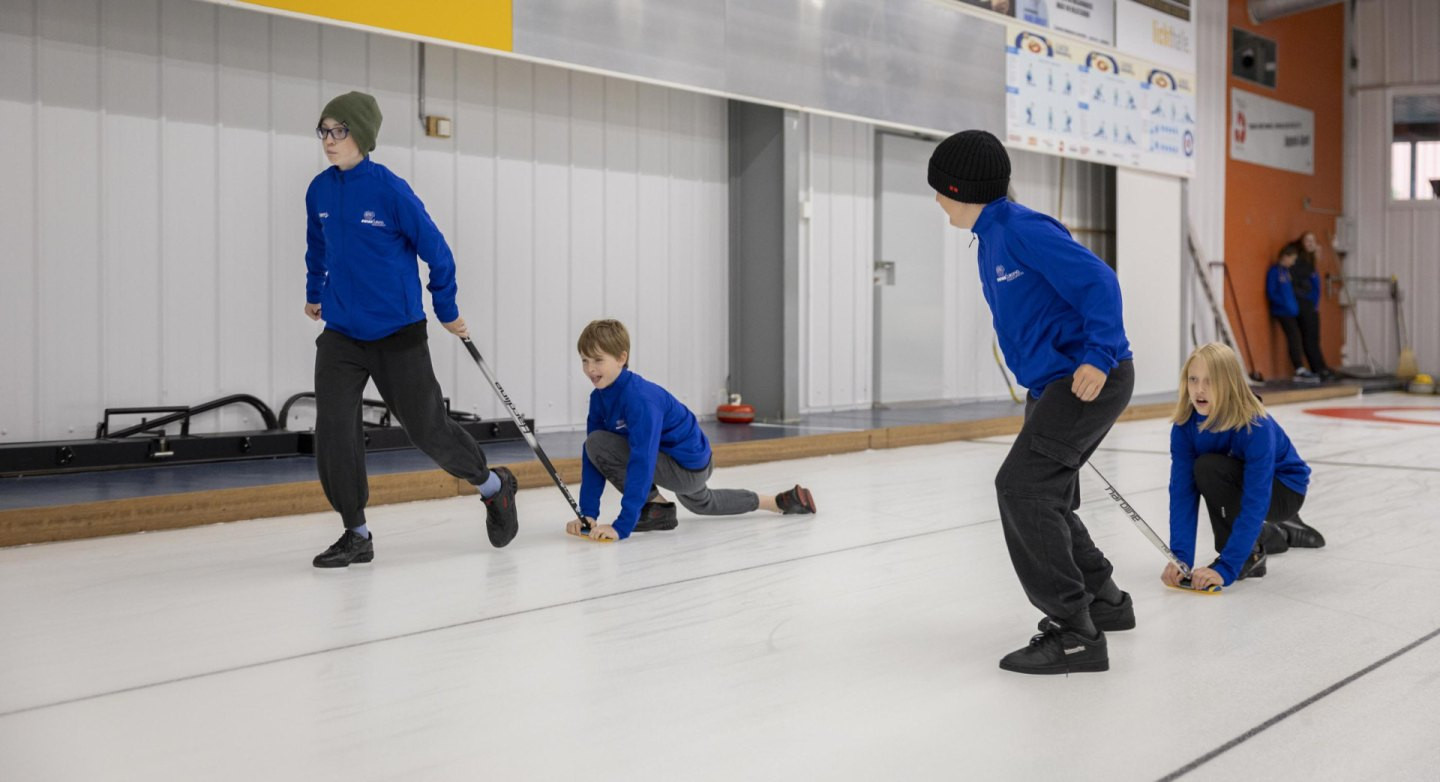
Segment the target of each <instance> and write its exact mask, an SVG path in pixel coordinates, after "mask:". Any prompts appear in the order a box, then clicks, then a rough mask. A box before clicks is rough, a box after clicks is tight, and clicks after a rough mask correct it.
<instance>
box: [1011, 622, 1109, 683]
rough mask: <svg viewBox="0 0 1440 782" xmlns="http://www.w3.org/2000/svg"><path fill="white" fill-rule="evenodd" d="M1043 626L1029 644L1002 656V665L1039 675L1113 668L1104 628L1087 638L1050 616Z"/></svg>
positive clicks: (1094, 671)
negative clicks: (1102, 630)
mask: <svg viewBox="0 0 1440 782" xmlns="http://www.w3.org/2000/svg"><path fill="white" fill-rule="evenodd" d="M1092 620H1093V614H1092ZM1040 626H1041V628H1042V629H1041V631H1040V634H1039V635H1037V636H1035V637H1034V638H1031V639H1030V643H1029V644H1028V645H1026V646H1025V648H1023V649H1017V650H1015V651H1013V652H1011V653H1009V654H1007V655H1005V656H1004V657H1002V658H1000V667H1001V668H1002V669H1004V670H1007V671H1014V672H1015V673H1028V674H1037V675H1053V674H1059V673H1064V674H1070V673H1098V672H1100V671H1108V670H1110V654H1109V652H1108V651H1107V649H1106V645H1105V633H1104V632H1101V631H1099V630H1097V631H1096V632H1095V637H1094V638H1086V637H1085V636H1083V635H1081V634H1079V633H1077V632H1075V631H1074V630H1071V629H1070V628H1068V627H1066V626H1064V625H1062V624H1060V623H1059V622H1057V621H1055V620H1054V619H1049V618H1046V619H1045V621H1043V622H1041V623H1040Z"/></svg>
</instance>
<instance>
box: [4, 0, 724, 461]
mask: <svg viewBox="0 0 1440 782" xmlns="http://www.w3.org/2000/svg"><path fill="white" fill-rule="evenodd" d="M0 43H3V46H0V66H3V67H0V137H3V138H5V139H6V143H5V144H4V145H3V147H0V169H3V171H4V172H5V182H6V185H7V186H6V187H5V188H3V189H0V228H3V230H4V233H5V235H6V237H7V250H8V255H7V262H6V265H5V268H4V285H0V325H3V326H4V327H5V330H6V333H10V334H12V335H25V336H23V337H21V338H19V339H10V340H6V341H5V343H4V345H3V348H0V351H3V352H0V360H3V362H4V366H5V368H6V372H7V374H9V375H10V376H11V379H10V381H9V382H6V383H4V384H0V441H23V440H34V439H44V438H61V437H69V436H88V435H89V432H91V431H92V430H93V426H94V424H95V423H96V421H97V420H98V419H99V417H100V414H101V411H102V409H103V408H104V407H106V406H134V405H146V404H158V403H166V404H193V403H197V402H200V401H203V400H205V399H208V398H211V397H214V396H219V395H222V394H230V393H250V394H254V395H256V396H259V397H260V398H261V399H263V400H265V401H266V402H268V403H270V404H271V405H272V406H274V407H276V408H278V406H279V405H280V403H281V402H283V401H284V400H285V398H287V397H288V396H290V395H291V394H293V393H296V392H298V391H305V390H309V389H310V388H311V385H312V377H311V373H312V364H313V359H314V346H313V341H314V338H315V336H316V335H317V333H318V330H319V326H318V325H316V324H313V323H311V322H310V321H309V320H307V319H305V318H304V316H303V314H302V313H301V309H302V306H303V304H304V282H305V268H304V253H305V214H304V193H305V188H306V186H307V185H308V184H309V182H310V180H311V179H312V178H313V177H314V176H315V174H316V173H317V172H319V171H320V170H321V169H322V168H323V167H324V165H325V162H324V158H323V156H322V155H321V152H320V145H319V142H318V141H317V140H316V139H315V137H314V134H313V131H312V129H313V127H314V125H315V121H316V117H317V116H318V113H319V111H320V109H321V107H322V106H323V105H324V102H325V101H326V100H328V99H329V98H330V97H332V96H333V95H335V94H338V93H339V92H343V91H346V90H350V89H360V90H365V91H368V92H371V93H372V94H374V95H375V96H376V98H377V100H379V102H380V105H381V107H382V111H383V112H384V115H385V120H384V124H383V126H382V129H381V133H380V144H379V147H378V148H377V150H376V152H375V159H376V160H377V162H380V163H382V164H384V165H386V166H387V167H389V168H390V169H391V170H393V171H395V172H396V173H397V174H399V175H400V176H402V177H405V178H407V179H408V180H409V181H410V182H411V183H412V185H413V186H414V188H415V190H416V193H417V194H418V195H419V196H420V198H421V200H422V201H424V203H425V204H426V206H427V208H428V210H429V211H430V214H431V216H432V217H433V218H434V219H435V221H436V223H437V225H439V227H440V228H441V230H442V231H443V232H444V233H445V235H446V237H447V239H448V240H449V241H450V243H451V247H452V249H453V250H454V251H455V255H456V259H457V263H458V264H459V271H458V278H459V285H460V296H459V302H460V305H461V313H462V315H463V316H464V317H465V318H466V320H467V322H468V323H469V325H470V327H471V329H472V331H473V333H474V336H475V338H476V342H477V345H478V346H479V347H480V349H481V350H482V351H483V352H484V354H485V356H486V358H487V360H488V361H489V362H490V363H491V364H492V365H493V366H494V368H495V370H496V372H497V373H498V374H499V377H500V379H501V382H502V383H504V384H505V386H506V390H507V391H508V392H509V393H510V395H511V397H512V398H513V399H514V400H515V402H516V404H517V405H518V406H519V407H520V408H521V410H522V411H524V412H526V413H527V414H531V415H534V416H536V418H537V420H538V422H539V424H540V426H541V427H542V428H570V427H575V426H579V425H583V423H584V417H585V410H586V396H587V394H588V392H589V387H588V384H586V383H584V382H583V380H584V379H583V378H582V377H581V376H580V375H579V370H578V360H577V358H576V356H575V354H574V340H575V337H576V336H577V334H578V332H579V330H580V328H581V327H582V326H583V325H584V324H585V323H586V322H588V321H589V320H590V319H593V318H597V317H618V318H621V319H623V320H625V321H626V323H627V324H628V325H629V326H630V327H631V329H632V331H633V332H634V340H635V347H636V352H637V356H636V359H637V360H636V368H637V370H638V371H641V372H645V373H646V374H647V375H648V376H650V377H651V378H652V379H654V380H656V381H658V382H660V383H662V384H664V385H666V386H667V387H668V388H670V389H671V390H672V391H673V392H674V393H675V394H676V396H677V397H679V398H680V399H682V400H683V401H685V402H686V403H687V404H690V405H691V406H692V407H693V408H695V409H696V410H697V412H700V413H702V414H705V413H707V412H710V411H711V410H713V407H714V405H715V404H717V403H718V402H719V401H721V390H722V389H723V387H724V384H725V372H726V362H727V360H728V350H727V349H726V345H727V340H728V323H727V318H728V314H727V313H728V304H727V291H728V264H729V252H728V247H727V237H728V231H727V226H728V214H727V204H728V199H727V196H726V192H727V191H726V188H727V181H728V180H727V176H728V175H727V169H726V154H727V143H726V132H727V131H726V108H725V103H724V101H722V100H719V99H715V98H710V97H705V96H698V95H694V94H689V93H684V92H679V91H676V90H670V89H666V88H660V87H654V86H638V85H636V84H633V83H629V82H624V81H620V80H616V79H608V78H604V77H598V76H593V75H585V74H577V73H571V72H569V71H564V70H560V69H556V68H551V67H544V66H535V65H531V64H527V63H521V62H516V61H511V60H503V59H498V58H494V57H490V56H487V55H483V54H479V53H474V52H459V51H452V50H446V49H443V48H440V47H429V48H428V49H427V57H426V73H425V80H426V102H427V111H428V112H429V113H431V114H439V115H442V116H448V117H451V118H453V119H454V120H455V135H454V137H453V138H452V139H435V138H429V137H426V136H425V135H424V134H423V132H420V131H419V130H418V127H419V120H418V117H417V112H416V91H417V88H416V81H417V78H418V58H417V56H416V47H415V45H414V44H412V43H409V42H406V41H402V40H398V39H394V38H388V37H383V36H376V35H369V34H365V33H360V32H356V31H353V30H347V29H341V28H332V27H322V26H319V25H315V24H312V23H309V22H302V21H297V20H293V19H288V18H284V17H279V16H269V15H262V14H256V13H252V12H248V11H244V10H240V9H233V8H224V7H217V6H213V5H208V4H197V3H192V2H186V1H185V0H107V2H103V3H102V2H98V0H64V1H63V2H51V1H50V0H46V2H23V1H21V0H15V1H14V2H7V3H4V4H3V5H0ZM39 128H44V129H45V133H44V134H43V135H42V134H40V133H38V129H39ZM427 272H428V270H427V269H426V268H425V267H424V266H423V265H422V266H421V268H420V273H421V275H422V277H423V276H424V275H425V274H426V273H427ZM425 304H426V308H427V311H428V310H429V305H430V303H429V300H428V296H427V297H426V302H425ZM431 340H432V354H433V356H434V359H435V366H436V374H437V377H438V378H439V379H440V382H441V385H442V388H443V389H444V391H445V393H446V394H447V395H449V396H450V397H451V398H452V400H453V403H454V406H455V407H456V408H457V409H463V410H469V411H473V412H478V413H480V414H482V415H485V416H487V417H494V416H499V415H503V411H502V409H501V408H500V406H499V405H498V403H497V402H496V401H495V400H494V398H493V394H492V393H491V391H490V389H489V386H488V385H486V384H485V382H484V380H483V378H481V377H480V375H479V373H478V372H477V371H476V370H475V369H474V368H473V366H472V365H471V363H470V361H469V358H468V355H467V354H465V353H464V352H463V350H462V349H461V348H460V346H459V344H458V342H457V341H456V340H454V339H453V338H450V337H449V336H448V335H447V334H445V333H444V332H443V330H441V329H440V328H439V327H438V326H437V325H434V324H432V326H431ZM370 393H374V391H373V388H372V390H371V392H370ZM207 419H208V420H207V421H205V422H203V423H202V425H201V426H200V427H197V428H200V429H203V428H207V427H208V428H214V427H223V428H238V427H249V426H253V425H255V423H256V419H255V416H254V414H253V413H251V412H249V411H246V410H240V409H237V410H235V411H232V412H227V413H225V414H224V415H212V416H209V417H207ZM311 420H313V419H312V417H311V416H310V413H309V408H308V407H307V406H303V405H302V406H299V407H297V408H296V410H295V411H294V412H293V413H292V425H294V426H298V427H304V426H307V425H308V424H309V422H310V421H311Z"/></svg>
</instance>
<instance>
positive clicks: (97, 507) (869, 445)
mask: <svg viewBox="0 0 1440 782" xmlns="http://www.w3.org/2000/svg"><path fill="white" fill-rule="evenodd" d="M1355 393H1356V392H1355V390H1354V389H1353V388H1335V387H1330V388H1314V389H1296V390H1293V391H1271V392H1269V393H1267V394H1266V395H1265V401H1266V402H1267V403H1269V404H1272V405H1274V404H1288V403H1294V402H1313V401H1318V400H1321V399H1336V398H1339V397H1347V396H1354V395H1355ZM1017 409H1018V408H1017ZM1172 410H1174V405H1173V404H1172V403H1168V402H1167V403H1162V404H1148V405H1131V406H1130V407H1129V408H1126V410H1125V412H1124V413H1123V414H1121V416H1120V420H1121V421H1131V420H1140V419H1147V418H1164V417H1166V416H1169V415H1170V413H1171V411H1172ZM1023 422H1024V419H1023V418H1022V417H1021V416H1019V415H1014V416H1007V417H1003V418H990V419H981V420H975V421H955V422H950V423H939V424H915V425H911V426H892V427H887V428H883V429H869V430H863V431H856V432H833V433H826V434H816V435H798V436H795V437H780V438H774V439H769V440H751V441H749V442H742V443H722V444H719V445H716V446H715V448H714V451H715V465H716V466H717V467H737V466H740V465H745V464H759V463H762V462H774V461H786V460H790V459H805V458H810V457H815V456H828V455H830V454H838V453H852V452H855V451H865V450H872V449H884V448H904V447H907V446H912V445H929V444H933V443H944V442H953V441H956V440H973V439H977V438H981V437H997V436H1002V435H1009V434H1015V433H1016V432H1018V431H1020V425H1021V424H1022V423H1023ZM554 464H555V469H556V470H557V471H558V472H559V473H560V477H561V478H562V479H563V480H564V481H565V482H566V483H567V484H569V485H570V486H571V487H572V489H571V492H572V493H577V492H578V490H579V484H580V460H579V459H560V460H558V461H555V462H554ZM507 466H508V467H509V468H510V469H511V470H512V471H513V472H514V473H515V477H516V479H517V480H518V481H519V483H520V486H521V488H527V489H528V488H535V487H539V486H548V485H550V476H549V475H548V474H547V473H546V472H545V469H544V468H543V467H541V466H540V463H539V462H537V461H534V460H530V461H525V462H518V463H515V464H510V465H507ZM474 493H475V489H474V487H473V486H471V485H469V484H468V483H466V482H464V481H461V480H457V479H455V478H453V477H451V476H450V475H447V474H446V473H445V472H444V471H442V470H424V471H420V472H407V473H394V474H390V475H374V476H371V477H370V504H371V505H388V504H391V503H397V502H415V501H417V500H433V499H442V498H445V497H454V496H456V495H461V494H474ZM329 507H330V505H329V503H328V502H326V500H325V495H324V493H323V492H322V491H321V490H320V482H319V481H299V482H295V483H281V484H273V485H269V486H254V487H245V488H238V489H214V490H209V491H198V492H186V493H183V494H162V495H156V496H152V497H133V498H126V499H118V500H104V501H100V502H84V503H76V504H72V505H54V506H49V507H43V508H20V509H17V510H7V511H0V547H5V546H18V545H24V544H27V543H48V542H53V541H60V540H77V539H81V538H93V537H100V536H103V535H124V534H129V533H133V532H152V531H158V530H167V529H180V528H183V527H194V526H199V525H202V524H215V523H219V522H226V521H241V520H244V519H258V518H269V517H274V516H289V515H293V514H297V513H315V512H320V511H325V510H328V509H329Z"/></svg>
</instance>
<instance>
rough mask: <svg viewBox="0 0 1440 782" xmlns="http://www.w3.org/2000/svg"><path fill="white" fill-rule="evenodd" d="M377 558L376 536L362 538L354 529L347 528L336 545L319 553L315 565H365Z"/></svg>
mask: <svg viewBox="0 0 1440 782" xmlns="http://www.w3.org/2000/svg"><path fill="white" fill-rule="evenodd" d="M373 559H375V536H374V535H371V536H370V537H368V538H362V537H360V535H359V534H358V533H356V532H354V531H353V530H348V529H347V530H345V534H343V535H341V536H340V539H339V540H337V541H335V545H333V546H331V547H330V548H327V549H325V551H324V552H322V553H321V554H319V555H317V556H316V557H315V560H314V563H313V564H314V565H315V567H324V568H331V567H349V566H351V565H363V564H365V563H366V562H370V561H371V560H373Z"/></svg>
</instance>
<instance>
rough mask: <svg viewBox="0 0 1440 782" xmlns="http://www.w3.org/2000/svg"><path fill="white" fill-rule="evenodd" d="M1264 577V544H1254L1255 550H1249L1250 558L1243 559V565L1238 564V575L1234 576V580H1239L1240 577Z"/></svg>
mask: <svg viewBox="0 0 1440 782" xmlns="http://www.w3.org/2000/svg"><path fill="white" fill-rule="evenodd" d="M1264 577H1265V547H1264V546H1256V547H1255V550H1254V551H1252V552H1250V558H1249V559H1247V560H1245V564H1243V565H1241V566H1240V575H1238V576H1236V577H1235V580H1236V581H1240V580H1241V579H1246V578H1264Z"/></svg>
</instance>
